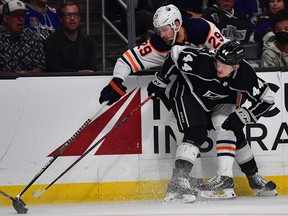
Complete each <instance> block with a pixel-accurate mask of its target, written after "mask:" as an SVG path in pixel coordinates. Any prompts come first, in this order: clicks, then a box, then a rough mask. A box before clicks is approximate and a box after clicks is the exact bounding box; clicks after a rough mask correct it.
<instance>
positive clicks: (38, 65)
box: [0, 0, 45, 73]
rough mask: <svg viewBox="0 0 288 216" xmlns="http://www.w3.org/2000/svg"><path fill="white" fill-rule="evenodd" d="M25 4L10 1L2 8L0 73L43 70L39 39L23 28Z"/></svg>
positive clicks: (43, 59) (41, 49)
mask: <svg viewBox="0 0 288 216" xmlns="http://www.w3.org/2000/svg"><path fill="white" fill-rule="evenodd" d="M26 12H27V9H26V8H25V4H24V3H23V2H21V1H19V0H12V1H9V2H8V3H5V4H4V6H3V25H1V26H0V72H15V73H32V72H33V73H34V72H42V71H43V70H44V69H45V57H44V51H43V44H42V40H41V38H40V37H39V36H38V35H37V34H35V33H34V32H32V31H31V30H30V29H26V28H24V23H25V14H26Z"/></svg>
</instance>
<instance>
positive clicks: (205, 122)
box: [147, 41, 277, 202]
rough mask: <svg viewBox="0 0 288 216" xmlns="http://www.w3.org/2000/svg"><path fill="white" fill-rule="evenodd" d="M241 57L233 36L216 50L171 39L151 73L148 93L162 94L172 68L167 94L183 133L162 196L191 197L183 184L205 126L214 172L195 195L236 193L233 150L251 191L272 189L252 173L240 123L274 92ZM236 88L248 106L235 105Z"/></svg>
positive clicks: (252, 119)
mask: <svg viewBox="0 0 288 216" xmlns="http://www.w3.org/2000/svg"><path fill="white" fill-rule="evenodd" d="M243 57H244V48H243V46H241V45H240V44H239V42H236V41H228V42H226V43H224V44H223V45H222V46H221V47H220V48H219V49H218V50H217V51H216V53H213V52H211V51H210V52H209V51H208V50H207V49H202V50H199V49H193V48H190V47H189V48H187V47H185V46H179V45H175V46H173V47H172V49H171V52H170V54H169V56H168V57H167V59H166V60H165V62H164V65H163V67H162V71H161V72H158V73H156V75H155V79H154V80H153V81H151V82H150V83H149V85H148V87H147V91H148V95H152V94H155V96H154V97H158V98H162V97H163V95H164V94H165V89H166V87H167V86H168V84H169V82H170V77H171V75H173V74H176V81H175V82H174V83H173V85H172V87H171V90H170V92H169V95H170V102H171V106H172V110H173V113H174V115H175V117H176V119H177V124H178V127H179V130H180V132H182V133H183V134H184V137H183V139H182V143H180V144H179V145H178V146H177V150H176V160H175V168H174V169H173V173H172V178H171V180H170V183H169V184H168V187H167V195H166V197H165V201H167V202H169V201H173V200H175V199H178V198H179V197H182V198H183V200H184V202H193V201H195V199H196V195H197V191H195V190H194V189H193V188H192V186H191V184H189V173H190V172H191V170H192V168H193V165H194V163H195V160H196V157H197V155H198V153H199V148H200V146H201V145H202V144H203V143H204V142H205V141H206V139H207V130H210V128H211V126H212V128H214V129H215V134H216V152H217V162H218V167H217V173H216V175H215V176H214V177H213V178H211V179H210V180H209V181H208V183H207V184H206V185H203V186H202V187H201V192H200V193H198V195H200V197H204V198H220V199H225V198H227V199H230V198H235V197H236V194H235V192H234V182H233V163H234V159H235V156H236V154H237V157H236V161H237V163H238V164H240V165H243V164H246V166H245V170H246V171H249V172H247V173H246V172H245V174H246V175H247V178H248V182H249V186H250V187H251V188H252V189H253V190H254V192H255V194H256V195H260V194H259V193H263V194H262V195H263V196H264V191H266V192H265V193H266V195H267V194H268V193H269V194H270V195H276V194H277V191H276V190H275V189H276V184H275V183H274V182H272V181H267V180H266V179H264V178H263V177H262V176H261V175H260V174H259V173H258V168H257V165H256V161H255V159H254V158H253V155H252V154H251V150H250V147H249V145H248V143H247V141H246V140H245V136H244V134H243V128H244V126H245V125H246V124H250V123H256V122H257V120H258V119H259V118H260V117H261V116H263V115H264V113H266V112H267V111H268V110H269V109H270V108H271V107H272V106H273V105H274V96H273V92H272V90H271V89H270V88H269V86H268V84H267V83H266V82H265V81H264V80H263V79H261V78H260V77H258V76H257V74H256V72H255V70H254V69H253V67H252V66H251V65H249V63H248V62H247V61H245V60H243ZM240 93H241V94H243V96H244V97H245V98H246V99H247V100H249V101H250V102H252V103H251V106H249V107H239V104H238V103H237V102H239V99H241V98H239V96H240V95H239V94H240ZM210 121H212V122H210ZM211 123H212V125H211V126H210V124H211ZM236 149H237V150H238V149H240V151H236ZM252 158H253V159H252ZM251 159H252V161H251V163H249V164H248V163H247V161H250V160H251ZM260 189H262V190H260Z"/></svg>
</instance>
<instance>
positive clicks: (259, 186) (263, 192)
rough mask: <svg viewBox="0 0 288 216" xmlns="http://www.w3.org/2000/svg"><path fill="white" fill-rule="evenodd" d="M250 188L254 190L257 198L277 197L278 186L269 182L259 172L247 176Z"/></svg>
mask: <svg viewBox="0 0 288 216" xmlns="http://www.w3.org/2000/svg"><path fill="white" fill-rule="evenodd" d="M247 178H248V182H249V185H250V187H251V188H252V189H253V191H254V194H255V196H276V195H277V191H276V184H275V183H274V182H272V181H267V180H266V179H264V178H263V177H262V176H261V175H260V174H259V173H258V172H257V173H255V174H254V175H251V176H247Z"/></svg>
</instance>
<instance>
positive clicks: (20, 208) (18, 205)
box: [0, 101, 108, 214]
mask: <svg viewBox="0 0 288 216" xmlns="http://www.w3.org/2000/svg"><path fill="white" fill-rule="evenodd" d="M107 103H108V102H107V101H106V102H104V103H103V104H102V106H101V107H100V109H99V110H98V111H97V112H96V113H93V115H92V116H91V117H90V118H88V119H87V120H86V121H85V122H84V124H83V125H82V126H81V127H80V128H79V129H78V130H77V131H76V132H75V133H74V134H73V136H72V137H71V138H70V139H69V140H67V141H66V142H65V143H64V144H63V145H62V147H61V148H60V149H59V151H58V152H56V154H55V155H54V156H53V157H52V158H51V159H50V160H49V161H48V163H47V164H46V165H45V166H44V167H43V168H42V169H41V170H40V171H39V172H38V173H37V174H36V175H35V176H34V178H33V179H32V180H31V181H30V182H29V183H28V184H27V185H26V187H25V188H23V190H22V191H20V192H19V194H18V195H17V196H16V197H15V198H13V197H12V196H10V195H9V194H7V193H5V192H3V191H0V194H2V195H4V196H5V197H7V198H9V199H11V200H12V204H13V207H14V209H15V210H16V211H17V213H19V214H23V213H27V211H28V209H27V208H26V207H25V206H26V204H25V202H24V201H23V200H21V199H20V197H21V196H22V195H23V194H24V193H25V191H27V190H28V189H29V188H30V187H31V185H32V184H33V183H34V182H35V181H36V180H37V179H38V178H39V177H40V176H41V175H42V174H43V173H44V172H45V170H47V169H48V167H50V165H51V164H52V163H53V162H54V161H55V160H56V159H57V158H58V157H59V156H60V155H61V154H62V153H63V152H64V151H65V150H66V149H67V148H68V146H69V145H70V144H71V143H72V142H73V141H74V140H75V139H76V137H77V136H78V135H79V134H80V133H81V132H82V131H83V130H84V128H86V127H87V126H88V125H89V124H90V122H91V121H93V120H94V119H95V118H96V117H97V116H98V114H99V113H101V111H102V110H103V108H104V107H105V106H106V104H107Z"/></svg>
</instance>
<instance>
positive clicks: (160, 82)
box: [147, 72, 170, 99]
mask: <svg viewBox="0 0 288 216" xmlns="http://www.w3.org/2000/svg"><path fill="white" fill-rule="evenodd" d="M169 83H170V80H169V79H165V78H163V77H162V74H161V73H159V72H157V73H156V74H155V79H154V80H152V81H151V82H150V83H149V85H148V87H147V91H148V96H150V95H152V94H153V93H154V94H155V96H154V97H153V99H154V98H157V99H161V98H163V97H166V95H165V90H166V87H167V85H168V84H169Z"/></svg>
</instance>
